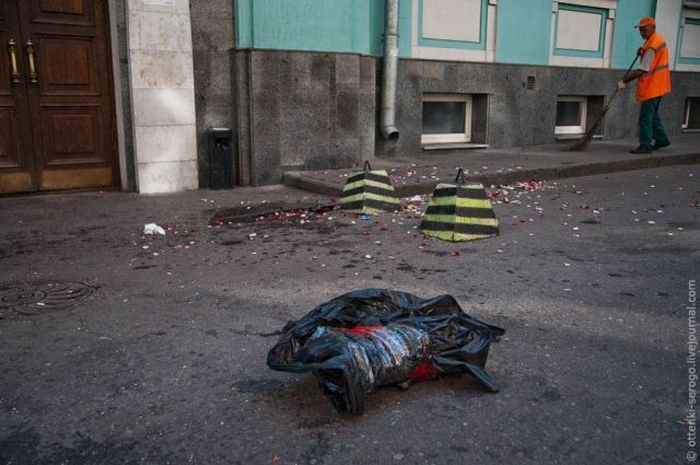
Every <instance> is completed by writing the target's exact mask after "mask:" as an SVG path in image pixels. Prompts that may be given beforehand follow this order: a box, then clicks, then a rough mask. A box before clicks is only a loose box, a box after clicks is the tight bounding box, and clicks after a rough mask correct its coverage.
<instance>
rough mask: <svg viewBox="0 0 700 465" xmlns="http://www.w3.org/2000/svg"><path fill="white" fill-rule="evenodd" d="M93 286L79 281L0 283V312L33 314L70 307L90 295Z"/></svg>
mask: <svg viewBox="0 0 700 465" xmlns="http://www.w3.org/2000/svg"><path fill="white" fill-rule="evenodd" d="M93 292H94V288H93V287H91V286H89V285H87V284H85V283H79V282H71V281H69V282H62V283H37V282H27V283H6V284H0V314H2V313H7V311H12V312H14V313H19V314H21V315H35V314H37V313H42V312H45V311H52V310H60V309H63V308H66V307H70V306H71V305H73V304H76V303H78V302H80V301H82V300H85V299H86V298H88V297H90V296H91V295H92V293H93Z"/></svg>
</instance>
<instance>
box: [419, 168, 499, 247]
mask: <svg viewBox="0 0 700 465" xmlns="http://www.w3.org/2000/svg"><path fill="white" fill-rule="evenodd" d="M420 230H421V232H422V233H423V234H425V235H426V236H431V237H436V238H438V239H442V240H445V241H452V242H458V241H473V240H476V239H485V238H487V237H493V236H497V235H498V220H497V219H496V214H495V213H494V211H493V207H492V206H491V201H490V200H489V198H488V196H487V195H486V190H485V189H484V186H483V185H482V184H480V183H474V182H466V181H465V179H464V172H463V171H462V169H461V168H460V169H459V172H458V173H457V178H456V179H455V184H448V183H440V184H438V185H437V187H436V188H435V191H433V197H432V199H431V200H430V204H429V205H428V208H427V210H426V211H425V215H423V221H422V222H421V225H420Z"/></svg>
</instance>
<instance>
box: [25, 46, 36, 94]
mask: <svg viewBox="0 0 700 465" xmlns="http://www.w3.org/2000/svg"><path fill="white" fill-rule="evenodd" d="M25 45H26V47H27V58H28V59H29V82H31V83H32V84H36V83H37V82H39V75H38V74H37V73H36V64H35V63H34V53H35V49H34V43H33V42H32V41H31V40H28V41H27V43H26V44H25Z"/></svg>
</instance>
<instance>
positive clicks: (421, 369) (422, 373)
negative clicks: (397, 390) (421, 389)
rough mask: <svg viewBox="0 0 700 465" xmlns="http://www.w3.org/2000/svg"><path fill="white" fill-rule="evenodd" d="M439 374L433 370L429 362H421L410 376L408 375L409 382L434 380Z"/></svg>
mask: <svg viewBox="0 0 700 465" xmlns="http://www.w3.org/2000/svg"><path fill="white" fill-rule="evenodd" d="M439 374H440V373H439V372H438V371H437V370H436V369H435V367H434V366H433V364H432V363H431V362H430V360H423V361H422V362H421V363H420V364H419V365H418V366H417V367H415V368H414V369H413V371H412V372H411V374H410V375H408V379H409V380H411V381H412V380H414V379H422V380H424V381H427V380H430V379H435V378H437V376H438V375H439Z"/></svg>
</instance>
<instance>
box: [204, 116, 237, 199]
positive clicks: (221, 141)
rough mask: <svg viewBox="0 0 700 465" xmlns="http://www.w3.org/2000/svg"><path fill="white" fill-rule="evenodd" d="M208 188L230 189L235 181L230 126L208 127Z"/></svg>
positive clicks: (234, 160)
mask: <svg viewBox="0 0 700 465" xmlns="http://www.w3.org/2000/svg"><path fill="white" fill-rule="evenodd" d="M207 134H208V139H209V179H208V181H209V182H208V184H209V189H231V188H233V186H234V184H235V181H236V159H235V154H234V152H233V143H232V141H231V129H230V128H209V129H208V130H207Z"/></svg>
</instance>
